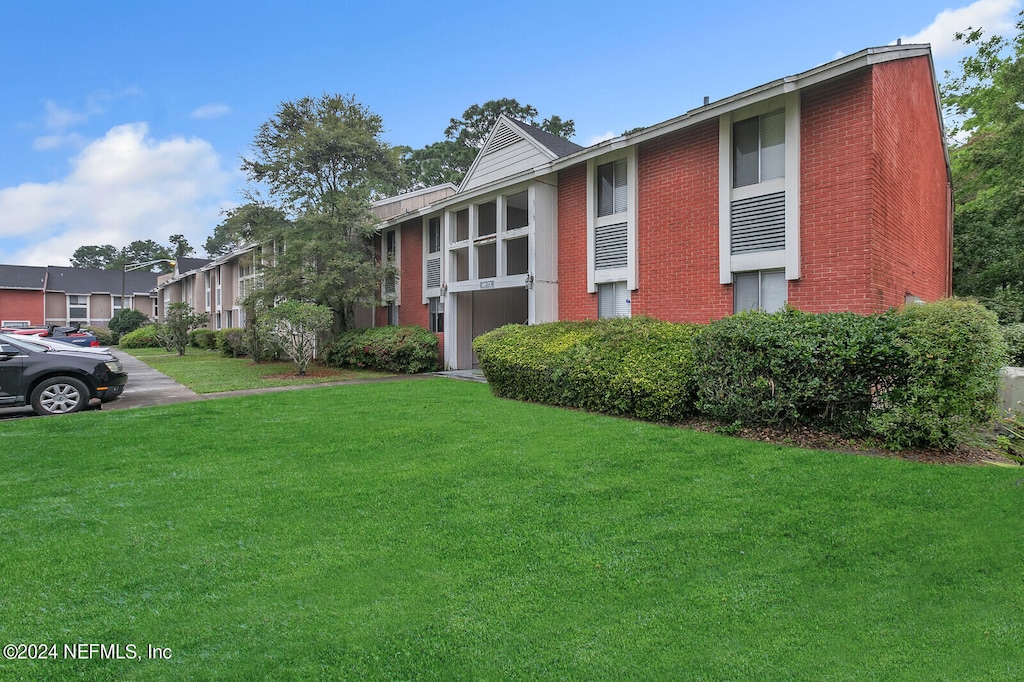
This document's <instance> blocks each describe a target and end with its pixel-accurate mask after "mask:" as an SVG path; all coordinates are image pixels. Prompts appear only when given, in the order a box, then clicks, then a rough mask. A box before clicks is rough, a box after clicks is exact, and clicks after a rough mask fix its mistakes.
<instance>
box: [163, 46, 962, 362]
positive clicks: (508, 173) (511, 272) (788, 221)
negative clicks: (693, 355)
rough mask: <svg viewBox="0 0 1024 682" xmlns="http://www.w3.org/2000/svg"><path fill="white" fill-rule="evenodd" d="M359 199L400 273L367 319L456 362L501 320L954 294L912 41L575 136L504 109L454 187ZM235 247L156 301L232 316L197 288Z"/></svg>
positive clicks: (930, 117) (935, 121)
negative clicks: (660, 118) (424, 331)
mask: <svg viewBox="0 0 1024 682" xmlns="http://www.w3.org/2000/svg"><path fill="white" fill-rule="evenodd" d="M374 210H375V211H376V212H377V215H378V216H379V217H380V219H381V221H382V222H381V225H380V243H379V248H380V253H382V254H384V255H385V256H386V257H388V258H391V259H393V260H394V261H395V262H396V263H397V264H398V265H399V268H400V271H401V275H400V277H399V278H398V279H397V280H396V281H391V282H385V283H384V284H383V286H382V296H383V299H384V301H385V305H384V306H382V307H380V308H378V309H376V311H375V312H374V313H373V317H370V316H369V314H368V315H367V317H366V319H365V324H366V326H369V325H370V324H376V325H384V324H403V325H419V326H422V327H425V328H428V329H430V330H431V331H434V332H437V333H438V334H439V336H441V338H442V340H443V342H444V358H445V364H446V365H447V366H448V367H450V368H453V369H456V368H457V369H463V368H470V367H473V366H475V365H476V358H475V356H474V354H473V352H472V347H471V342H472V340H473V339H474V338H475V337H477V336H479V335H480V334H482V333H484V332H486V331H489V330H491V329H494V328H496V327H498V326H500V325H503V324H507V323H541V322H549V321H555V320H564V319H572V320H579V319H596V318H600V317H610V316H623V315H649V316H652V317H656V318H659V319H663V320H669V321H675V322H698V323H703V322H708V321H710V320H713V319H717V318H721V317H724V316H727V315H730V314H733V313H734V312H738V311H741V310H748V309H752V308H760V309H765V310H775V309H778V308H780V307H782V306H783V305H785V304H787V303H788V304H790V305H792V306H794V307H796V308H799V309H801V310H805V311H809V312H824V311H852V312H857V313H872V312H880V311H884V310H887V309H889V308H890V307H896V306H900V305H904V304H905V303H907V302H911V301H917V300H927V301H930V300H935V299H939V298H942V297H945V296H948V295H950V293H951V291H952V274H951V273H952V269H951V258H952V192H951V187H950V174H949V162H948V155H947V150H946V146H945V139H944V134H943V128H942V120H941V109H940V104H939V98H938V89H937V84H936V80H935V74H934V65H933V63H932V58H931V50H930V48H929V46H927V45H895V46H887V47H879V48H870V49H866V50H863V51H861V52H858V53H856V54H852V55H849V56H846V57H842V58H840V59H837V60H835V61H832V62H829V63H827V64H824V65H822V66H818V67H815V68H813V69H810V70H808V71H805V72H803V73H800V74H796V75H794V76H789V77H786V78H782V79H779V80H776V81H773V82H771V83H767V84H765V85H762V86H760V87H756V88H753V89H751V90H747V91H745V92H741V93H739V94H736V95H733V96H731V97H728V98H725V99H723V100H720V101H716V102H705V104H704V105H703V106H700V107H698V108H696V109H693V110H691V111H688V112H686V113H685V114H683V115H681V116H678V117H676V118H673V119H671V120H668V121H665V122H663V123H659V124H657V125H653V126H650V127H647V128H643V129H640V130H637V131H635V132H632V133H630V134H628V135H622V136H620V137H617V138H615V139H612V140H608V141H606V142H602V143H600V144H597V145H594V146H591V147H587V148H583V147H580V146H578V145H575V144H573V143H572V142H569V141H567V140H564V139H561V138H558V137H555V136H553V135H550V134H548V133H545V132H544V131H541V130H538V129H536V128H533V127H531V126H528V125H525V124H523V123H520V122H517V121H513V120H511V119H508V118H504V117H502V118H501V119H500V120H499V121H498V123H497V124H496V126H495V128H494V129H493V130H492V131H491V133H490V135H489V137H488V138H487V141H486V142H485V143H484V146H483V147H482V148H481V150H480V152H479V154H478V156H477V158H476V160H475V161H474V163H473V166H472V167H471V169H470V171H469V173H468V174H467V176H466V178H465V179H464V180H463V182H462V184H461V185H460V186H459V187H457V188H456V187H454V186H451V185H448V186H442V187H433V188H427V189H424V190H420V191H418V192H412V193H409V194H404V195H401V196H398V197H394V198H391V199H387V200H385V201H381V202H377V204H376V205H375V206H374ZM243 257H244V251H243V252H239V253H236V254H231V255H229V256H227V257H225V258H224V259H221V260H220V261H215V262H214V263H211V264H208V265H206V266H204V269H203V270H197V271H195V272H194V273H182V274H181V275H175V277H174V278H172V279H171V280H169V281H168V282H167V283H165V284H163V285H162V287H163V288H164V293H163V298H162V300H163V302H164V303H165V304H166V303H167V302H169V301H173V300H185V299H186V298H188V299H192V300H196V301H203V302H205V303H206V304H207V307H206V309H208V310H209V309H210V308H211V307H216V306H217V305H220V306H223V307H224V308H225V310H224V316H223V317H222V318H220V319H221V320H222V322H226V321H227V320H230V321H231V322H233V323H234V324H238V323H239V321H240V320H241V319H242V316H243V315H244V312H243V311H240V310H239V309H238V307H237V303H236V299H237V297H236V296H234V295H233V294H230V293H223V295H222V296H221V297H218V296H216V295H215V294H214V293H213V292H214V291H215V290H216V288H217V287H218V285H221V286H223V291H224V292H232V291H238V290H245V289H246V286H247V285H246V282H247V281H250V280H251V279H252V277H253V276H254V272H252V269H251V267H250V268H248V269H247V268H245V267H240V266H239V263H244V261H242V260H240V259H242V258H243ZM250 262H251V259H250ZM190 278H191V279H190ZM250 285H251V282H250ZM190 291H191V292H193V293H189V292H190ZM214 301H216V303H215V302H214ZM197 307H199V308H200V309H202V308H203V306H201V305H200V306H197ZM229 308H230V311H229V310H228V309H229Z"/></svg>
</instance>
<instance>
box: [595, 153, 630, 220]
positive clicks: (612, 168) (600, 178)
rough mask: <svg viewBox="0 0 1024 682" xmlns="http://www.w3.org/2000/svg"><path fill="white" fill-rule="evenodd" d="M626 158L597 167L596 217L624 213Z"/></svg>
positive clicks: (626, 207) (626, 192)
mask: <svg viewBox="0 0 1024 682" xmlns="http://www.w3.org/2000/svg"><path fill="white" fill-rule="evenodd" d="M628 196H629V195H628V191H627V186H626V160H625V159H619V160H618V161H613V162H611V163H605V164H601V165H600V166H598V167H597V217H598V218H601V217H604V216H609V215H615V214H616V213H625V212H626V210H627V209H628V205H627V201H628V200H627V197H628Z"/></svg>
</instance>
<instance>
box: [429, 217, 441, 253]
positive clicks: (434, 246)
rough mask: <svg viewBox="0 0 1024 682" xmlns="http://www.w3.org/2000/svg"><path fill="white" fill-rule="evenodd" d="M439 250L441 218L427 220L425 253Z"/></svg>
mask: <svg viewBox="0 0 1024 682" xmlns="http://www.w3.org/2000/svg"><path fill="white" fill-rule="evenodd" d="M440 250H441V218H439V217H438V218H431V219H430V220H428V221H427V253H438V252H439V251H440Z"/></svg>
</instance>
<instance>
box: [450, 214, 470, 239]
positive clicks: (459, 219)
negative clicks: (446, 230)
mask: <svg viewBox="0 0 1024 682" xmlns="http://www.w3.org/2000/svg"><path fill="white" fill-rule="evenodd" d="M451 227H452V233H451V241H453V242H464V241H466V240H467V239H469V209H468V208H464V209H462V210H461V211H456V212H455V216H454V220H452V222H451Z"/></svg>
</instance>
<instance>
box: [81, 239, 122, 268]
mask: <svg viewBox="0 0 1024 682" xmlns="http://www.w3.org/2000/svg"><path fill="white" fill-rule="evenodd" d="M119 261H120V253H119V252H118V249H117V247H116V246H114V245H112V244H103V245H101V246H79V247H78V248H77V249H75V252H74V253H73V254H71V267H73V268H101V269H104V270H113V269H120V267H121V265H120V264H119ZM111 263H118V265H116V266H114V267H111Z"/></svg>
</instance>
